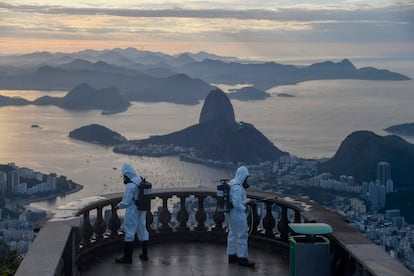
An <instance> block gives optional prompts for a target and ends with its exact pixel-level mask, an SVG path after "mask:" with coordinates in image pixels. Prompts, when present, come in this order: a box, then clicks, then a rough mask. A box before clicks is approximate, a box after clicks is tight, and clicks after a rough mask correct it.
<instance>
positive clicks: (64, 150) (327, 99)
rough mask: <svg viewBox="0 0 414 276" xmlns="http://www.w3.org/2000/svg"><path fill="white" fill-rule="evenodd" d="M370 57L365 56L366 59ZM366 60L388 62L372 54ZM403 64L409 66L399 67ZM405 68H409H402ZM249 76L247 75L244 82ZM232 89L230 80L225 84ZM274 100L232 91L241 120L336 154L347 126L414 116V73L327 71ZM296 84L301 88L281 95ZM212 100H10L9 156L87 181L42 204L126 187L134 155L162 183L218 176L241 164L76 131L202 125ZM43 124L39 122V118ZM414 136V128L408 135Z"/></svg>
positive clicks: (5, 157) (0, 113) (1, 129)
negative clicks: (117, 107) (115, 104)
mask: <svg viewBox="0 0 414 276" xmlns="http://www.w3.org/2000/svg"><path fill="white" fill-rule="evenodd" d="M387 62H388V66H387V65H384V66H382V68H387V69H390V70H393V71H397V72H400V73H403V74H406V75H408V76H410V77H411V78H414V62H413V60H411V61H407V60H397V61H394V62H391V61H387ZM361 63H362V62H361ZM354 64H356V65H357V67H361V66H368V65H370V66H371V65H372V66H376V67H378V68H381V66H379V64H373V62H368V61H367V62H366V63H363V64H357V63H355V62H354ZM399 66H400V67H399ZM398 67H399V68H401V70H398ZM243 85H246V84H240V85H238V87H240V86H243ZM218 86H219V87H221V88H222V89H223V90H227V89H229V88H232V87H229V86H224V85H218ZM66 92H67V91H47V92H46V91H6V90H0V95H8V96H21V97H23V98H27V99H31V100H32V99H34V98H37V97H40V96H43V95H54V96H63V95H64V94H65V93H66ZM268 92H269V93H271V95H272V96H271V97H270V98H268V99H266V100H264V101H248V102H242V101H238V100H232V104H233V108H234V111H235V115H236V120H237V121H244V122H248V123H252V124H253V125H254V126H255V127H256V128H257V129H258V130H260V131H261V132H262V133H263V134H264V135H265V136H266V137H267V138H268V139H269V140H270V141H272V142H273V144H274V145H275V146H276V147H278V148H279V149H281V150H283V151H287V152H289V153H290V154H292V155H296V156H298V157H303V158H324V157H331V156H333V154H334V153H335V152H336V150H337V149H338V147H339V145H340V143H341V142H342V141H343V140H344V139H345V138H346V136H347V135H349V134H350V133H352V132H353V131H356V130H371V131H373V132H375V133H377V134H379V135H387V134H388V133H386V132H384V131H383V129H384V128H386V127H389V126H391V125H394V124H401V123H409V122H414V116H413V115H414V111H413V110H414V109H413V106H414V81H413V80H410V81H361V80H323V81H308V82H303V83H299V84H297V85H287V86H279V87H274V88H272V89H269V90H268ZM278 93H288V94H291V95H294V96H295V97H279V96H277V94H278ZM202 104H203V103H202V102H201V103H200V104H198V105H194V106H186V105H177V104H172V103H138V102H134V103H133V105H132V106H131V107H130V108H129V109H128V111H127V112H124V113H120V114H114V115H101V113H100V111H97V110H94V111H87V112H72V111H66V110H62V109H60V108H58V107H54V106H33V105H29V106H23V107H0V133H1V134H0V163H1V164H5V163H9V162H14V163H15V164H16V165H18V166H20V167H28V168H32V169H34V170H36V171H40V172H42V173H46V174H47V173H51V172H54V173H57V174H58V175H65V176H67V177H68V178H69V179H72V180H73V181H75V182H77V183H79V184H81V185H83V186H84V189H83V190H81V191H80V192H78V193H75V194H71V195H67V196H66V197H59V198H56V199H54V200H47V201H41V202H36V203H32V204H31V206H32V207H36V208H42V209H46V210H53V209H55V208H56V207H57V206H60V205H63V204H66V203H69V202H72V201H75V200H78V199H81V198H85V197H89V196H95V195H100V194H105V193H112V192H120V191H123V188H124V185H123V184H122V181H121V177H120V175H121V173H120V169H121V167H122V164H123V163H125V162H130V163H131V164H133V165H134V166H135V167H136V168H137V170H138V173H139V174H141V175H143V176H145V177H146V178H147V179H148V180H150V181H151V182H152V183H153V184H154V187H163V188H167V187H183V186H187V187H190V186H191V187H194V186H208V185H214V186H215V185H217V184H218V180H219V179H221V178H231V177H232V175H233V172H231V171H228V170H221V169H216V168H210V167H206V166H203V165H199V164H192V163H187V162H181V161H179V159H178V158H177V157H162V158H150V157H138V156H127V155H120V154H115V153H113V152H112V149H111V148H109V147H104V146H98V145H92V144H88V143H85V142H81V141H77V140H73V139H70V138H69V137H68V134H69V132H70V131H71V130H73V129H75V128H79V127H81V126H85V125H89V124H92V123H97V124H101V125H103V126H105V127H108V128H110V129H112V130H114V131H117V132H119V133H121V134H122V135H124V136H125V137H127V138H128V139H141V138H147V137H148V136H150V135H157V134H167V133H170V132H173V131H177V130H181V129H183V128H185V127H187V126H190V125H192V124H196V123H197V122H198V119H199V115H200V112H201V108H202ZM34 124H37V125H39V127H38V128H36V127H32V125H34ZM403 138H404V139H405V140H407V141H408V142H410V143H414V137H403Z"/></svg>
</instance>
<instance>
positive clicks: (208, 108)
mask: <svg viewBox="0 0 414 276" xmlns="http://www.w3.org/2000/svg"><path fill="white" fill-rule="evenodd" d="M198 122H199V124H200V125H202V124H209V123H212V124H222V123H226V124H234V123H235V122H236V119H235V115H234V110H233V105H232V104H231V102H230V100H229V99H228V97H227V96H226V94H224V93H223V91H221V90H220V89H216V90H213V91H211V92H210V93H209V94H208V96H207V98H206V100H205V101H204V105H203V108H202V109H201V112H200V118H199V120H198Z"/></svg>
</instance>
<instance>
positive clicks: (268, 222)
mask: <svg viewBox="0 0 414 276" xmlns="http://www.w3.org/2000/svg"><path fill="white" fill-rule="evenodd" d="M265 204H266V216H265V217H264V218H263V227H264V229H265V236H266V237H269V238H273V237H274V235H273V229H274V228H275V226H276V220H275V218H274V217H273V214H272V206H273V203H272V202H270V201H265Z"/></svg>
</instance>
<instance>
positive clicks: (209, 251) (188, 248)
mask: <svg viewBox="0 0 414 276" xmlns="http://www.w3.org/2000/svg"><path fill="white" fill-rule="evenodd" d="M140 252H141V248H140V247H135V251H134V256H133V259H134V260H133V264H131V265H128V264H116V263H115V262H114V259H115V258H116V257H118V256H120V255H122V252H121V250H120V249H117V250H114V251H113V254H107V255H104V256H99V257H97V258H96V259H95V260H94V261H91V262H90V263H89V264H88V265H87V266H86V267H84V268H83V269H82V270H81V271H80V275H82V276H98V275H99V276H106V275H110V276H123V275H156V276H158V275H160V276H163V275H166V276H186V275H192V276H193V275H208V276H210V275H220V276H223V275H237V276H243V275H278V276H285V275H286V276H287V275H289V261H288V258H287V257H286V256H282V255H278V254H275V253H273V254H272V253H270V252H268V251H264V250H261V249H259V248H249V259H251V260H252V261H254V262H255V263H256V267H254V268H248V267H242V266H239V265H238V264H228V262H227V255H226V249H225V245H221V244H211V243H166V244H154V245H150V246H149V248H148V253H149V254H148V255H149V257H150V260H149V261H148V262H143V261H141V260H140V259H139V257H138V255H139V253H140Z"/></svg>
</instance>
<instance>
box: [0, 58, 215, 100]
mask: <svg viewBox="0 0 414 276" xmlns="http://www.w3.org/2000/svg"><path fill="white" fill-rule="evenodd" d="M82 83H88V84H89V85H90V86H92V87H95V88H97V89H103V88H106V87H116V88H117V89H118V91H119V92H120V93H122V94H124V95H125V96H126V97H127V99H128V100H130V101H146V102H172V103H177V104H190V105H193V104H198V103H199V101H200V100H202V99H204V98H205V97H206V96H207V94H208V92H209V91H211V90H212V89H213V88H214V87H213V86H211V85H209V84H207V83H206V82H204V81H202V80H200V79H194V78H189V77H188V76H186V75H184V74H175V75H172V76H168V77H166V78H161V77H153V76H149V75H144V74H143V73H139V72H136V73H135V74H134V72H133V70H131V69H125V68H121V69H117V68H116V67H115V66H112V65H108V64H106V63H104V62H96V63H94V64H91V63H88V62H84V61H79V60H78V61H75V62H74V63H71V64H66V65H65V66H48V65H45V66H41V67H39V68H38V69H37V70H36V71H35V72H33V73H26V74H16V75H12V76H10V75H9V76H0V89H22V90H24V89H38V90H69V89H72V88H73V87H75V86H77V85H79V84H82Z"/></svg>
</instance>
